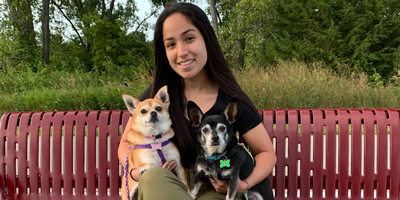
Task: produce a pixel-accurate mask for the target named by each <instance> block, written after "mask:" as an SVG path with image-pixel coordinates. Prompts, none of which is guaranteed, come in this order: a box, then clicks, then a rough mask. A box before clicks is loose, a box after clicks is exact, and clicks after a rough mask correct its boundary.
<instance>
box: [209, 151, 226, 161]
mask: <svg viewBox="0 0 400 200" xmlns="http://www.w3.org/2000/svg"><path fill="white" fill-rule="evenodd" d="M225 154H226V151H225V152H223V153H220V154H213V155H211V156H209V155H207V154H204V157H206V158H207V159H209V160H219V159H221V158H222V157H224V156H225Z"/></svg>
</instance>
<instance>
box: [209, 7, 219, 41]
mask: <svg viewBox="0 0 400 200" xmlns="http://www.w3.org/2000/svg"><path fill="white" fill-rule="evenodd" d="M210 13H211V19H212V20H211V24H212V26H213V27H214V30H215V32H216V33H217V34H218V21H217V8H216V7H215V0H210Z"/></svg>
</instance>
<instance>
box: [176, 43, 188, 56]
mask: <svg viewBox="0 0 400 200" xmlns="http://www.w3.org/2000/svg"><path fill="white" fill-rule="evenodd" d="M188 53H189V51H188V50H187V48H186V45H184V44H181V45H178V56H179V57H181V58H185V57H186V56H187V55H188Z"/></svg>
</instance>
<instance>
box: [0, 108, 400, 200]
mask: <svg viewBox="0 0 400 200" xmlns="http://www.w3.org/2000/svg"><path fill="white" fill-rule="evenodd" d="M260 112H261V113H262V115H263V123H264V125H265V127H266V128H267V130H268V132H269V134H270V137H271V139H272V141H273V144H274V147H275V150H276V154H277V158H278V160H277V163H276V166H275V168H274V170H273V173H272V174H271V175H270V181H271V184H272V187H273V190H274V193H275V199H277V200H279V199H399V190H400V175H399V172H400V154H399V153H398V152H400V127H399V122H400V119H399V110H306V109H303V110H260ZM128 118H129V113H128V112H127V111H70V112H32V113H30V112H27V113H6V114H5V115H4V116H3V117H2V119H1V125H0V155H1V163H0V190H1V191H0V192H1V199H120V197H119V192H120V187H121V184H120V182H121V181H120V180H121V179H120V178H121V175H122V167H121V166H120V165H119V162H118V156H117V150H118V143H119V140H120V136H121V134H122V131H123V128H124V127H125V125H126V122H127V120H128Z"/></svg>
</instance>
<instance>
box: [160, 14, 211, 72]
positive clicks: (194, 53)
mask: <svg viewBox="0 0 400 200" xmlns="http://www.w3.org/2000/svg"><path fill="white" fill-rule="evenodd" d="M163 42H164V47H165V52H166V54H167V58H168V61H169V64H170V65H171V67H172V68H173V69H174V71H175V72H176V73H178V74H179V75H180V76H181V77H182V78H184V79H192V78H195V77H197V76H198V75H199V74H202V73H200V72H203V73H204V72H205V70H203V69H204V65H205V64H206V62H207V49H206V45H205V42H204V38H203V36H202V35H201V32H200V30H199V29H197V28H196V26H194V25H193V24H192V23H191V21H190V20H189V19H188V18H187V17H186V16H184V15H182V14H180V13H175V14H172V15H170V16H169V17H168V18H167V19H166V20H165V21H164V26H163Z"/></svg>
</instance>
